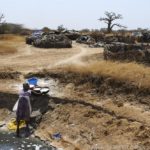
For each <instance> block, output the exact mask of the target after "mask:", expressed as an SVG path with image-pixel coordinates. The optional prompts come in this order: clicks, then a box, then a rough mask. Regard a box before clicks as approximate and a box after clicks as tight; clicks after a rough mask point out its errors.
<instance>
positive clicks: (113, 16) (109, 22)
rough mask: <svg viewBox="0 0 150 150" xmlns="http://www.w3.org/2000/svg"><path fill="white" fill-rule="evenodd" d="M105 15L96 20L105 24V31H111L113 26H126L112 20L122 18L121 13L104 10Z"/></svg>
mask: <svg viewBox="0 0 150 150" xmlns="http://www.w3.org/2000/svg"><path fill="white" fill-rule="evenodd" d="M105 15H106V17H104V18H100V19H98V20H99V21H103V22H104V23H106V24H107V32H108V33H110V32H112V29H113V28H114V27H115V26H117V27H120V28H126V27H125V26H122V25H121V24H119V23H115V22H114V21H115V20H119V19H123V17H122V15H121V14H116V13H114V12H108V11H106V12H105Z"/></svg>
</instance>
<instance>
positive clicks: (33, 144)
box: [0, 132, 56, 150]
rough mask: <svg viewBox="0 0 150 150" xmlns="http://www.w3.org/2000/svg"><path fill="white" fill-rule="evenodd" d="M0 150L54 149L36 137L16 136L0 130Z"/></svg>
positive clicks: (54, 149)
mask: <svg viewBox="0 0 150 150" xmlns="http://www.w3.org/2000/svg"><path fill="white" fill-rule="evenodd" d="M0 150H56V148H54V147H51V146H47V145H46V144H45V143H44V142H42V141H40V140H39V139H36V138H17V137H16V136H15V134H14V133H8V132H0Z"/></svg>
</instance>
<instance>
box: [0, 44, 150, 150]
mask: <svg viewBox="0 0 150 150" xmlns="http://www.w3.org/2000/svg"><path fill="white" fill-rule="evenodd" d="M17 48H18V52H17V53H15V54H10V55H6V56H0V69H1V70H10V71H18V72H20V73H21V75H20V77H19V78H18V79H7V80H5V79H0V82H1V84H0V93H1V100H0V102H1V103H2V104H3V105H1V107H0V113H2V114H4V116H7V115H8V114H9V112H10V110H11V107H12V106H11V107H10V105H12V103H13V102H15V98H16V95H15V98H12V95H11V93H13V94H17V92H18V91H17V88H16V87H18V88H19V86H16V85H17V84H20V83H22V82H23V81H24V78H23V75H25V74H27V73H29V72H38V71H41V70H42V69H48V70H53V69H54V68H56V67H57V68H61V69H62V68H63V67H64V66H66V65H71V64H73V65H74V64H75V65H84V66H86V65H88V63H89V62H91V61H95V60H97V59H99V60H101V59H103V56H102V52H103V49H102V48H101V49H100V48H88V47H87V46H86V45H81V44H76V43H73V48H72V49H39V48H34V47H32V46H29V45H26V44H24V43H23V42H22V43H20V44H19V45H18V46H17ZM56 74H57V70H56ZM58 80H59V79H58ZM54 81H55V80H54ZM55 86H57V88H56V89H55V90H56V91H54V94H53V95H50V96H49V98H48V100H47V101H46V103H44V102H43V103H42V102H40V101H42V100H43V101H44V98H42V97H41V98H39V100H37V101H38V102H39V103H38V104H34V105H38V107H45V109H46V112H45V113H44V114H43V117H42V120H41V122H40V124H39V126H38V127H37V129H36V131H35V136H38V137H40V138H41V139H43V140H46V141H50V142H51V144H53V145H55V146H57V147H61V148H63V149H65V150H149V147H150V109H149V106H150V105H149V104H150V103H149V104H148V103H146V104H144V103H142V102H141V99H147V100H149V99H150V96H149V95H146V96H144V97H142V96H141V97H138V98H137V97H136V95H135V93H130V94H126V93H121V92H120V93H119V92H118V93H117V92H116V93H113V94H112V93H111V92H110V93H108V92H107V93H105V94H99V93H96V92H95V91H94V89H93V88H91V87H90V86H89V83H88V81H87V83H85V84H80V85H76V84H75V83H74V81H72V82H69V83H68V82H67V81H66V82H65V81H63V82H61V81H60V82H58V84H57V85H55ZM108 90H110V89H108ZM7 93H10V96H9V95H7ZM137 99H140V100H137ZM5 100H6V103H5ZM9 100H11V101H12V103H10V105H9ZM5 107H6V108H5ZM8 110H9V111H8ZM44 111H45V110H44ZM3 120H4V117H0V121H3ZM58 132H60V133H61V135H62V139H60V140H56V139H53V137H52V135H53V134H54V133H58Z"/></svg>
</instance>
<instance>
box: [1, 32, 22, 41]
mask: <svg viewBox="0 0 150 150" xmlns="http://www.w3.org/2000/svg"><path fill="white" fill-rule="evenodd" d="M24 39H25V37H24V36H19V35H13V34H3V35H0V41H7V42H23V41H24Z"/></svg>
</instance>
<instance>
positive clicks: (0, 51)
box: [0, 43, 17, 55]
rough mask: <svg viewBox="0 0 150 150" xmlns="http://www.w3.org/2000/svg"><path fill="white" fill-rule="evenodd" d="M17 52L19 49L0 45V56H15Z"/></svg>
mask: <svg viewBox="0 0 150 150" xmlns="http://www.w3.org/2000/svg"><path fill="white" fill-rule="evenodd" d="M16 52H17V48H15V47H14V46H11V45H6V43H4V44H1V43H0V55H7V54H13V53H16Z"/></svg>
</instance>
